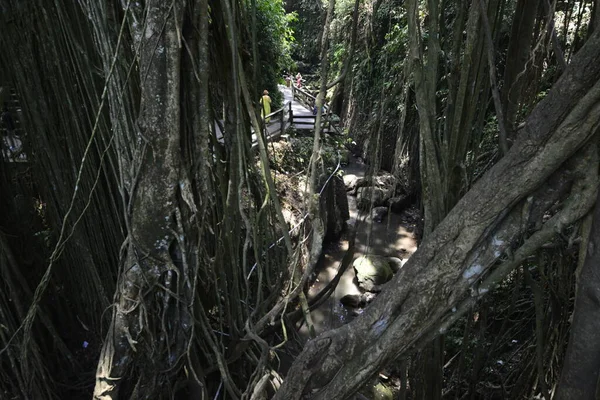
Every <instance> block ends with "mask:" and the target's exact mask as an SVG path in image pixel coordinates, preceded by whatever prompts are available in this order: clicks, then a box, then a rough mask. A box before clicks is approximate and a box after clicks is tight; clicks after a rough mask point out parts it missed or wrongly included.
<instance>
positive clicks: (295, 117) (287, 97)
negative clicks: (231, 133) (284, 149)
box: [253, 84, 341, 142]
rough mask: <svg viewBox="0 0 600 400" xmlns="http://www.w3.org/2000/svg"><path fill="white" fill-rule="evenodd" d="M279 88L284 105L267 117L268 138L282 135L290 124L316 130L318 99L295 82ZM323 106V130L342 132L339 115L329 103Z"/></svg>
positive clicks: (297, 128)
mask: <svg viewBox="0 0 600 400" xmlns="http://www.w3.org/2000/svg"><path fill="white" fill-rule="evenodd" d="M279 89H280V91H281V92H282V93H283V96H284V105H283V107H281V108H280V109H278V110H275V111H273V112H272V113H271V114H268V115H267V116H266V117H265V118H269V119H270V122H269V123H268V124H267V125H266V127H265V129H266V131H267V132H266V133H267V139H271V140H272V139H275V138H277V137H278V136H281V135H282V134H283V133H284V132H285V131H286V130H287V129H288V128H289V127H290V126H291V127H293V128H294V129H296V130H310V131H313V132H314V130H315V119H316V115H314V114H313V109H314V107H315V104H316V100H317V99H316V98H315V96H313V95H312V94H310V93H308V92H307V91H305V90H303V89H301V88H298V87H296V86H295V85H293V84H292V86H291V87H290V88H288V87H286V86H283V85H280V86H279ZM323 108H324V113H323V115H322V117H321V132H324V133H330V134H340V133H341V131H340V129H339V126H338V124H339V117H338V116H336V115H334V114H332V113H330V112H329V111H330V110H329V107H328V106H327V105H325V106H324V107H323ZM254 141H255V138H254V137H253V142H254Z"/></svg>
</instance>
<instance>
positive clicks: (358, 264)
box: [352, 255, 394, 291]
mask: <svg viewBox="0 0 600 400" xmlns="http://www.w3.org/2000/svg"><path fill="white" fill-rule="evenodd" d="M352 266H353V267H354V273H355V274H356V279H357V281H358V286H359V287H361V288H362V289H364V290H366V291H372V290H375V289H377V287H378V286H380V285H383V284H384V283H386V282H388V281H389V280H390V279H392V277H393V276H394V273H393V271H392V268H391V267H390V264H389V261H388V260H387V259H386V258H385V257H381V256H373V255H369V256H362V257H359V258H357V259H356V260H354V264H352Z"/></svg>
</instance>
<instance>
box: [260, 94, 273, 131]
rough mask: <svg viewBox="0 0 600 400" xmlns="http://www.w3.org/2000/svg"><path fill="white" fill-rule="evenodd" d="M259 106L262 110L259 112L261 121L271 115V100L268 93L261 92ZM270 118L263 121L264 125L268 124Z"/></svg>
mask: <svg viewBox="0 0 600 400" xmlns="http://www.w3.org/2000/svg"><path fill="white" fill-rule="evenodd" d="M260 104H261V106H262V109H261V110H260V115H261V116H262V118H263V119H265V116H266V115H269V114H271V98H270V97H269V91H268V90H265V91H263V96H262V97H261V99H260ZM270 120H271V118H267V119H265V124H268V123H269V121H270Z"/></svg>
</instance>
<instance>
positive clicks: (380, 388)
mask: <svg viewBox="0 0 600 400" xmlns="http://www.w3.org/2000/svg"><path fill="white" fill-rule="evenodd" d="M373 400H394V393H392V390H391V389H390V388H389V387H387V386H386V385H384V384H383V383H381V382H379V383H378V384H377V385H375V386H373Z"/></svg>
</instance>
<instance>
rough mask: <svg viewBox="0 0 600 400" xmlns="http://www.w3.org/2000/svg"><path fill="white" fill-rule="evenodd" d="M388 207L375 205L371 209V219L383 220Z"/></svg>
mask: <svg viewBox="0 0 600 400" xmlns="http://www.w3.org/2000/svg"><path fill="white" fill-rule="evenodd" d="M387 213H388V208H387V207H383V206H382V207H375V208H373V209H372V210H371V219H372V220H373V221H375V222H382V221H383V220H384V219H385V217H386V216H387Z"/></svg>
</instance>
